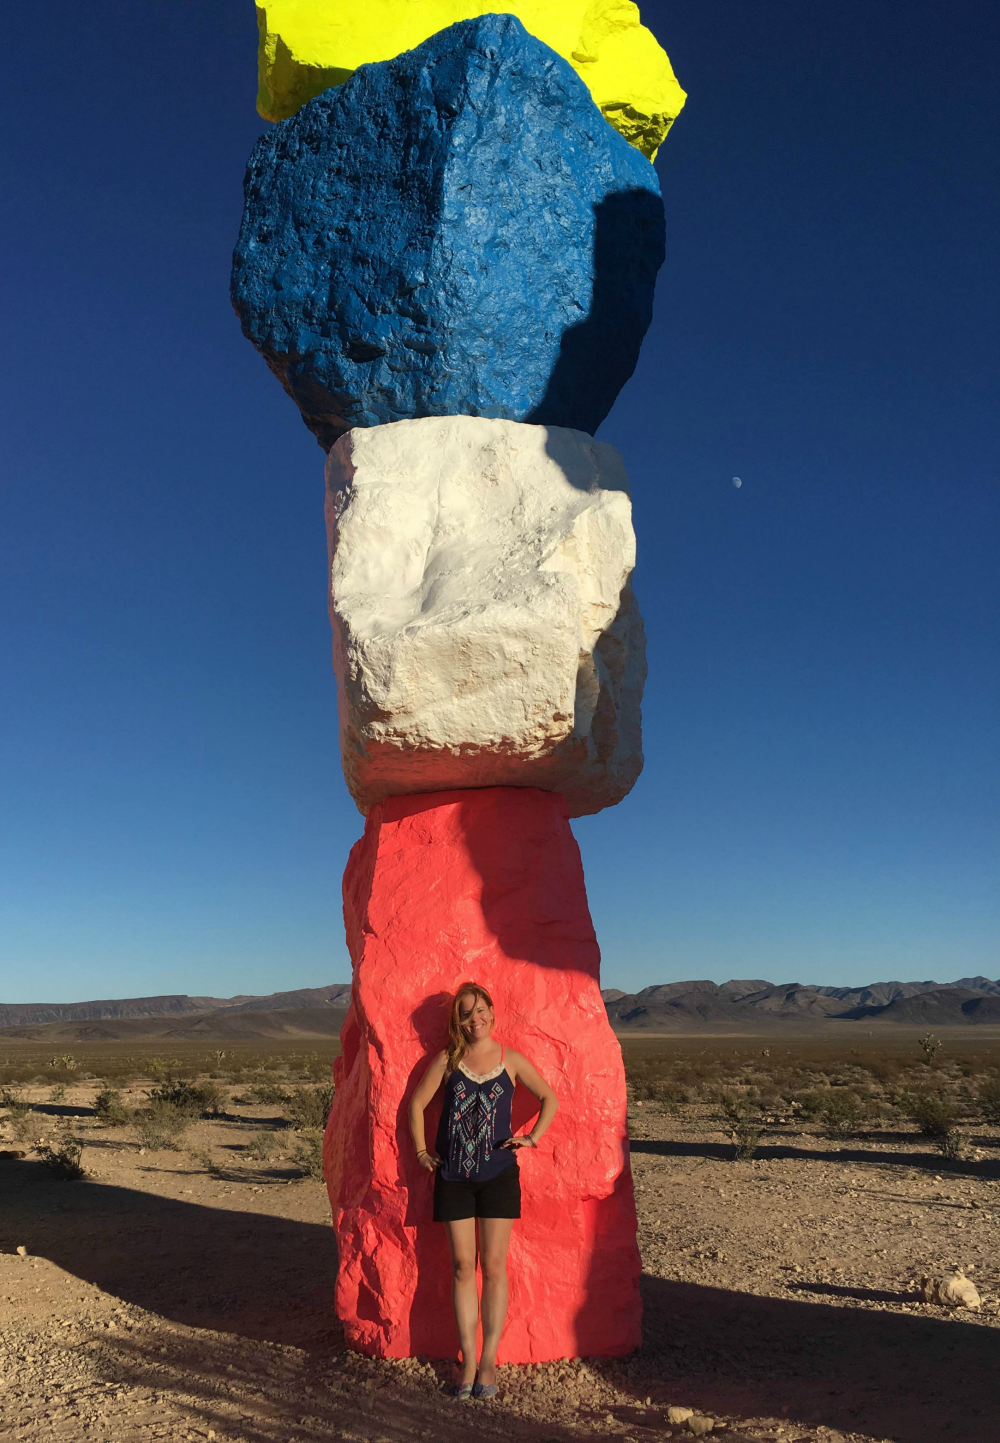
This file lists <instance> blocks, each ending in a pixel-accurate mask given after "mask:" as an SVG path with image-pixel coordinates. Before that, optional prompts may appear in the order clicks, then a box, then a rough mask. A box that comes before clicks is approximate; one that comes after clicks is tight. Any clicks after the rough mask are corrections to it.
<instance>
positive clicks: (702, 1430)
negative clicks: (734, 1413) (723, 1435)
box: [684, 1416, 715, 1438]
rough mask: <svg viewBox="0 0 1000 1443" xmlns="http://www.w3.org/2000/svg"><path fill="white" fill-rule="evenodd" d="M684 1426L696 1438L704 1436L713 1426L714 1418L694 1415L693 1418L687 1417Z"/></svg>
mask: <svg viewBox="0 0 1000 1443" xmlns="http://www.w3.org/2000/svg"><path fill="white" fill-rule="evenodd" d="M684 1426H685V1427H686V1428H687V1430H688V1432H689V1433H693V1434H694V1436H695V1437H696V1438H704V1437H705V1436H706V1435H707V1434H709V1433H711V1432H712V1431H713V1429H714V1428H715V1419H714V1418H702V1417H697V1416H696V1417H694V1418H689V1419H688V1420H687V1422H686V1423H685V1425H684Z"/></svg>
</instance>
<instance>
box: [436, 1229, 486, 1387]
mask: <svg viewBox="0 0 1000 1443" xmlns="http://www.w3.org/2000/svg"><path fill="white" fill-rule="evenodd" d="M444 1226H445V1231H446V1232H447V1234H448V1246H449V1248H450V1249H451V1298H452V1302H453V1304H454V1306H455V1322H456V1323H457V1324H458V1344H459V1347H460V1348H461V1349H462V1369H461V1379H460V1381H461V1382H463V1383H473V1382H475V1378H476V1327H477V1324H478V1322H479V1293H478V1291H477V1289H476V1220H475V1218H460V1219H459V1220H458V1222H454V1223H445V1225H444ZM494 1351H495V1350H494Z"/></svg>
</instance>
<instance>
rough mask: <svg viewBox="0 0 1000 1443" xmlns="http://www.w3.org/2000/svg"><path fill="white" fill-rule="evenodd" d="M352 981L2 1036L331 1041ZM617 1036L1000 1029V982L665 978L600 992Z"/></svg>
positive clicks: (0, 1015)
mask: <svg viewBox="0 0 1000 1443" xmlns="http://www.w3.org/2000/svg"><path fill="white" fill-rule="evenodd" d="M350 994H351V987H350V983H348V982H335V983H332V984H331V985H330V986H329V987H300V988H298V989H296V990H294V991H290V992H272V993H269V994H268V995H267V996H265V997H255V996H249V995H245V994H241V995H239V996H237V997H188V996H186V995H185V994H183V993H177V994H171V995H168V996H163V997H129V998H119V999H114V1000H105V1001H99V1002H65V1003H59V1002H38V1003H33V1002H22V1003H8V1004H6V1005H5V1004H0V1036H2V1037H9V1038H22V1039H25V1040H31V1039H34V1040H38V1041H41V1040H47V1041H51V1042H56V1041H60V1040H62V1041H77V1042H86V1041H95V1042H96V1041H101V1040H107V1041H110V1040H122V1039H125V1038H134V1039H136V1040H138V1039H140V1038H143V1037H145V1038H154V1037H164V1038H166V1037H172V1038H174V1039H176V1040H178V1041H180V1040H182V1039H187V1040H190V1041H197V1040H199V1039H204V1040H205V1041H206V1042H207V1041H210V1040H211V1039H213V1038H220V1039H223V1040H225V1039H227V1038H228V1039H231V1040H236V1039H238V1038H247V1039H249V1038H253V1037H273V1038H277V1037H280V1036H284V1037H289V1036H296V1037H307V1036H312V1037H331V1036H336V1034H337V1033H338V1032H339V1031H340V1027H341V1024H342V1023H343V1020H344V1017H345V1015H346V1012H347V1007H348V1004H349V1002H350ZM602 996H603V997H604V1003H605V1006H606V1007H607V1009H608V1017H609V1019H610V1021H611V1025H612V1026H613V1027H614V1028H615V1030H616V1031H617V1032H679V1031H684V1032H688V1031H694V1030H697V1029H698V1028H711V1029H717V1030H726V1029H728V1028H734V1029H741V1030H760V1029H771V1028H774V1027H784V1026H788V1025H793V1024H795V1023H799V1024H803V1025H807V1026H810V1027H812V1026H816V1025H820V1024H823V1023H826V1022H830V1021H838V1022H868V1023H871V1022H896V1023H907V1024H909V1025H910V1026H915V1027H953V1026H961V1025H966V1024H970V1023H992V1024H994V1025H1000V979H998V980H997V981H995V982H992V981H990V979H989V978H988V977H961V978H959V980H958V981H957V982H873V983H872V984H871V985H870V986H868V987H805V986H803V985H802V984H800V983H798V982H789V983H783V984H781V985H780V986H776V985H775V984H774V983H773V982H765V981H763V980H762V979H760V978H755V979H752V980H743V981H732V982H723V983H722V984H721V986H720V985H719V984H718V983H715V982H665V983H661V984H659V985H658V986H655V987H644V988H643V989H642V991H641V992H622V991H620V990H619V989H617V988H608V989H606V990H605V991H604V992H603V993H602Z"/></svg>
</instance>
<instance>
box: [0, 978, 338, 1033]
mask: <svg viewBox="0 0 1000 1443" xmlns="http://www.w3.org/2000/svg"><path fill="white" fill-rule="evenodd" d="M350 998H351V984H350V983H349V982H335V983H333V984H331V985H330V986H329V987H300V988H298V989H297V990H295V991H293V992H272V993H270V994H269V995H268V996H266V997H254V996H250V995H246V994H241V995H240V996H238V997H188V996H187V995H186V994H184V993H176V994H172V995H168V996H164V997H126V998H116V999H109V1000H105V1001H99V1002H21V1003H17V1002H14V1003H7V1004H3V1003H0V1037H21V1038H26V1039H37V1040H39V1041H42V1040H47V1041H51V1042H56V1041H60V1040H61V1041H70V1042H99V1041H116V1040H122V1039H124V1038H135V1039H136V1040H138V1039H140V1038H143V1037H146V1038H153V1037H172V1038H175V1039H176V1040H178V1041H179V1040H183V1039H187V1040H190V1041H192V1042H194V1041H197V1040H198V1039H199V1038H204V1039H205V1040H206V1041H209V1040H211V1039H212V1038H220V1039H223V1040H225V1039H227V1038H228V1039H231V1040H233V1041H235V1040H236V1039H238V1038H241V1037H243V1038H247V1039H249V1038H253V1037H280V1036H290V1035H295V1036H313V1037H330V1036H333V1037H335V1036H336V1035H337V1033H338V1032H339V1031H340V1028H341V1026H342V1024H343V1021H344V1017H345V1016H346V1014H347V1007H348V1003H349V1002H350Z"/></svg>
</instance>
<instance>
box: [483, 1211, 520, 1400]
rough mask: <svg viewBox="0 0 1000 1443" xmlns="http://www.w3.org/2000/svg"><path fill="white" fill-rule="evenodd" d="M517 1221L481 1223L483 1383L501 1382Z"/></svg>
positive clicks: (499, 1220)
mask: <svg viewBox="0 0 1000 1443" xmlns="http://www.w3.org/2000/svg"><path fill="white" fill-rule="evenodd" d="M513 1226H514V1219H513V1218H480V1219H479V1266H480V1269H481V1270H482V1274H483V1352H482V1356H481V1357H480V1359H479V1381H480V1383H485V1384H486V1385H487V1387H488V1386H489V1385H490V1384H491V1383H495V1382H496V1380H497V1346H498V1344H499V1342H500V1334H501V1333H502V1332H503V1325H504V1319H505V1318H506V1316H507V1246H508V1244H509V1243H510V1230H511V1228H512V1227H513Z"/></svg>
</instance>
